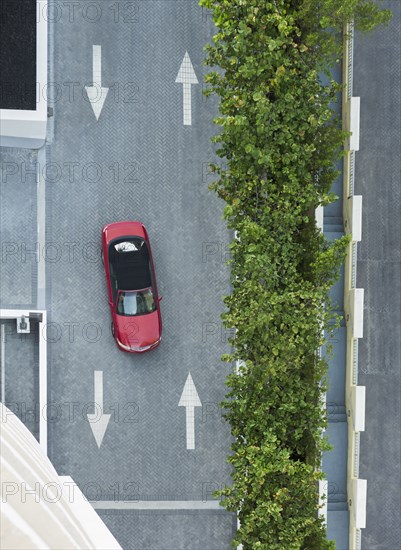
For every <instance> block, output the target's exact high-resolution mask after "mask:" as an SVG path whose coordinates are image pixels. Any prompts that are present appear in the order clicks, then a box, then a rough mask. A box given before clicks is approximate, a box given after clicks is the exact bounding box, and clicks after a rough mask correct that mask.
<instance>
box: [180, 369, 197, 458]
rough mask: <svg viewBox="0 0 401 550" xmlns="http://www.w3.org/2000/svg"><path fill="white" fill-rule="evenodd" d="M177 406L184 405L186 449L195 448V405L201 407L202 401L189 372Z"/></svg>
mask: <svg viewBox="0 0 401 550" xmlns="http://www.w3.org/2000/svg"><path fill="white" fill-rule="evenodd" d="M178 406H179V407H185V412H186V430H187V449H190V450H193V449H195V407H201V406H202V403H201V400H200V399H199V395H198V392H197V391H196V388H195V384H194V382H193V380H192V376H191V373H189V374H188V378H187V381H186V382H185V386H184V389H183V390H182V394H181V399H180V402H179V403H178Z"/></svg>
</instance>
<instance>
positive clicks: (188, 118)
mask: <svg viewBox="0 0 401 550" xmlns="http://www.w3.org/2000/svg"><path fill="white" fill-rule="evenodd" d="M175 81H176V82H179V83H180V84H182V85H183V113H184V125H186V126H191V125H192V105H191V84H199V82H198V79H197V78H196V74H195V71H194V68H193V65H192V63H191V60H190V58H189V55H188V52H185V55H184V59H183V60H182V63H181V67H180V70H179V71H178V74H177V78H176V79H175Z"/></svg>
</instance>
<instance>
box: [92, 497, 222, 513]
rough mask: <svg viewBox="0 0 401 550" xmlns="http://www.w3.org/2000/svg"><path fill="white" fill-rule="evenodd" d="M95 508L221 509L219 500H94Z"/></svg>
mask: <svg viewBox="0 0 401 550" xmlns="http://www.w3.org/2000/svg"><path fill="white" fill-rule="evenodd" d="M90 503H91V504H92V506H93V507H94V508H95V510H221V511H223V512H224V511H225V509H224V508H222V507H221V506H220V501H219V500H205V501H203V500H142V501H139V500H135V501H127V500H119V501H115V500H96V501H90Z"/></svg>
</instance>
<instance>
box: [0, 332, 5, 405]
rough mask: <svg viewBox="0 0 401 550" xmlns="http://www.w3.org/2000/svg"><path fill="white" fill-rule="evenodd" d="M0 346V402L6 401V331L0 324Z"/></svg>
mask: <svg viewBox="0 0 401 550" xmlns="http://www.w3.org/2000/svg"><path fill="white" fill-rule="evenodd" d="M0 346H1V357H0V361H1V373H0V384H1V402H2V403H5V402H6V333H5V326H4V325H3V324H1V325H0Z"/></svg>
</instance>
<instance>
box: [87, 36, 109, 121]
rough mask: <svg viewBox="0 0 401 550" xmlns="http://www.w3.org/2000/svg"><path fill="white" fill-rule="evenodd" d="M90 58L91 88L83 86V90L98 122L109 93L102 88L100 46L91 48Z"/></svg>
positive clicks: (106, 89)
mask: <svg viewBox="0 0 401 550" xmlns="http://www.w3.org/2000/svg"><path fill="white" fill-rule="evenodd" d="M92 58H93V66H92V71H93V76H92V79H93V80H92V82H93V84H92V86H85V90H86V93H87V95H88V99H89V101H90V102H91V105H92V108H93V112H94V113H95V117H96V120H99V117H100V113H101V112H102V109H103V105H104V102H105V101H106V97H107V93H108V91H109V89H108V88H102V46H93V52H92Z"/></svg>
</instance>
